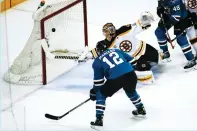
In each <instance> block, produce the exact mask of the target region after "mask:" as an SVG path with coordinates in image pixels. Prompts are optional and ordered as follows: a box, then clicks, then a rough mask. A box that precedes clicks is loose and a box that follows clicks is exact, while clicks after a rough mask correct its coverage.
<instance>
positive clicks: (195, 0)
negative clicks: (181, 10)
mask: <svg viewBox="0 0 197 131" xmlns="http://www.w3.org/2000/svg"><path fill="white" fill-rule="evenodd" d="M187 5H188V7H189V8H191V9H195V8H197V0H188V3H187Z"/></svg>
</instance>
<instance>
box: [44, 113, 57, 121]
mask: <svg viewBox="0 0 197 131" xmlns="http://www.w3.org/2000/svg"><path fill="white" fill-rule="evenodd" d="M45 117H46V118H48V119H52V120H59V119H60V118H59V117H58V116H53V115H50V114H45Z"/></svg>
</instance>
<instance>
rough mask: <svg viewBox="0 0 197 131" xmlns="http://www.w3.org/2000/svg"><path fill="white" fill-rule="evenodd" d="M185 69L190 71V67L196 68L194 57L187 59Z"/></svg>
mask: <svg viewBox="0 0 197 131" xmlns="http://www.w3.org/2000/svg"><path fill="white" fill-rule="evenodd" d="M184 69H185V71H190V70H192V69H197V67H196V59H195V58H194V59H193V60H191V61H188V63H187V65H186V66H184Z"/></svg>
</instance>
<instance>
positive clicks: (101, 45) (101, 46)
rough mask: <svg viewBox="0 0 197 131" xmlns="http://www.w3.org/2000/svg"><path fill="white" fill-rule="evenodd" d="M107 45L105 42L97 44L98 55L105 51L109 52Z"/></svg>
mask: <svg viewBox="0 0 197 131" xmlns="http://www.w3.org/2000/svg"><path fill="white" fill-rule="evenodd" d="M107 48H108V47H107V43H106V41H105V40H102V41H99V42H98V43H97V44H96V51H97V53H98V54H100V53H102V52H103V51H105V50H107Z"/></svg>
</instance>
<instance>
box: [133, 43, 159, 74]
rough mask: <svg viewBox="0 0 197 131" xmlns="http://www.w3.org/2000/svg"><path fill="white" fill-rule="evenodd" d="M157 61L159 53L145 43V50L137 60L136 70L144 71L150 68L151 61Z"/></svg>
mask: <svg viewBox="0 0 197 131" xmlns="http://www.w3.org/2000/svg"><path fill="white" fill-rule="evenodd" d="M158 61H159V53H158V51H157V50H156V49H155V48H154V47H152V46H151V45H149V44H146V51H145V53H144V55H142V56H141V57H140V58H139V59H138V60H137V65H136V70H138V71H146V70H150V68H151V63H156V64H158Z"/></svg>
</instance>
